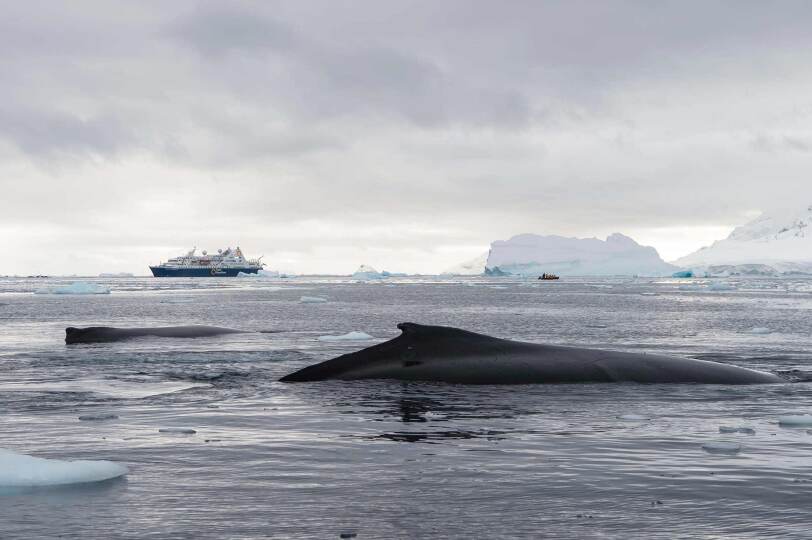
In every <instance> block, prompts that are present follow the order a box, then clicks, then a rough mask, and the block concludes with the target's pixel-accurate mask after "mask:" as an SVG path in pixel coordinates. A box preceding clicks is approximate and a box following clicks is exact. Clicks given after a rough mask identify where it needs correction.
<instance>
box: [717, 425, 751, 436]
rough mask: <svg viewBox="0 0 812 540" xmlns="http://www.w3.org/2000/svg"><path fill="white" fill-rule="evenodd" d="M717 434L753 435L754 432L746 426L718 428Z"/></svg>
mask: <svg viewBox="0 0 812 540" xmlns="http://www.w3.org/2000/svg"><path fill="white" fill-rule="evenodd" d="M719 433H744V434H745V435H755V434H756V430H755V429H753V428H751V427H747V426H719Z"/></svg>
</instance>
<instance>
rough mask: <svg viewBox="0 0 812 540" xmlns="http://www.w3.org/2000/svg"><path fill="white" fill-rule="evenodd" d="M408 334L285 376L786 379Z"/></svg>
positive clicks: (418, 329)
mask: <svg viewBox="0 0 812 540" xmlns="http://www.w3.org/2000/svg"><path fill="white" fill-rule="evenodd" d="M398 328H399V329H400V330H401V331H402V334H401V335H400V336H398V337H396V338H394V339H391V340H389V341H386V342H384V343H380V344H378V345H373V346H372V347H368V348H366V349H363V350H360V351H357V352H354V353H349V354H345V355H342V356H339V357H337V358H333V359H332V360H327V361H325V362H321V363H320V364H315V365H313V366H309V367H306V368H304V369H301V370H299V371H296V372H294V373H291V374H290V375H287V376H285V377H283V378H282V379H280V380H281V381H282V382H305V381H321V380H328V379H343V380H353V379H399V380H405V381H437V382H446V383H457V384H540V383H583V382H594V383H606V382H637V383H701V384H767V383H780V382H784V380H783V379H781V378H780V377H778V376H777V375H774V374H772V373H765V372H762V371H755V370H752V369H747V368H743V367H738V366H732V365H728V364H721V363H718V362H709V361H705V360H696V359H691V358H676V357H670V356H660V355H654V354H641V353H627V352H617V351H604V350H598V349H582V348H578V347H564V346H558V345H542V344H536V343H523V342H518V341H511V340H507V339H499V338H495V337H491V336H487V335H484V334H477V333H474V332H469V331H466V330H461V329H458V328H452V327H445V326H425V325H421V324H415V323H401V324H399V325H398Z"/></svg>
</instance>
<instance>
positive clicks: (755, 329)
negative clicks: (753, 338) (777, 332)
mask: <svg viewBox="0 0 812 540" xmlns="http://www.w3.org/2000/svg"><path fill="white" fill-rule="evenodd" d="M747 333H748V334H770V333H772V330H770V329H769V328H767V327H765V326H755V327H753V328H751V329H750V330H748V331H747Z"/></svg>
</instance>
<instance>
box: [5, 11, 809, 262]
mask: <svg viewBox="0 0 812 540" xmlns="http://www.w3.org/2000/svg"><path fill="white" fill-rule="evenodd" d="M2 13H3V16H2V17H0V189H2V193H1V194H0V239H1V240H2V247H3V250H4V256H3V257H2V259H0V274H14V273H20V274H28V273H49V274H56V273H98V272H114V271H129V272H134V273H139V274H143V273H146V272H148V269H147V268H146V265H147V264H148V263H154V262H158V261H159V260H162V259H166V258H167V257H169V256H173V255H177V254H179V253H180V252H182V251H185V250H186V249H188V248H190V247H191V246H193V245H197V246H199V247H200V248H207V249H209V250H213V249H216V248H218V247H225V246H226V245H234V244H236V243H239V244H240V245H241V246H242V248H243V250H244V251H245V252H246V253H247V254H248V255H251V256H258V255H261V254H264V255H265V258H266V261H267V262H268V263H269V267H270V268H276V269H281V270H285V271H295V272H334V273H350V272H352V271H353V270H354V269H355V268H356V267H357V266H358V265H359V264H361V263H366V264H371V265H373V266H375V267H377V268H378V269H379V270H380V269H382V268H384V269H387V270H390V271H406V272H437V271H440V270H442V269H444V268H445V267H447V266H450V265H453V264H455V263H457V262H461V261H463V260H466V259H470V258H472V257H474V256H476V255H478V254H480V253H482V252H483V251H485V250H487V247H488V245H489V243H490V242H491V241H493V240H496V239H505V238H508V237H510V236H512V235H514V234H518V233H522V232H535V233H540V234H562V235H568V236H598V237H605V236H606V235H607V234H609V233H612V232H615V231H618V232H622V233H624V234H627V235H630V236H632V237H633V238H635V239H637V240H638V241H640V242H641V243H645V244H649V245H653V246H654V247H656V248H658V250H659V251H660V252H661V254H662V255H663V256H664V258H666V259H673V258H676V257H678V256H681V255H685V254H686V253H688V252H690V251H693V250H694V249H697V248H699V247H700V246H702V245H705V244H708V243H710V242H711V241H712V240H714V239H717V238H720V237H723V236H725V235H726V234H727V233H728V232H729V231H730V229H731V228H732V227H733V226H735V225H737V224H740V223H742V222H744V221H747V220H748V219H751V218H752V217H753V216H754V215H757V214H758V211H759V210H761V209H765V208H768V207H772V206H784V205H786V204H787V203H792V204H794V203H796V202H797V204H798V205H807V204H810V203H812V177H811V175H810V174H809V172H810V165H812V123H811V122H810V121H812V32H810V28H812V3H811V2H806V1H799V2H791V1H785V2H769V1H758V2H744V1H731V2H712V1H701V2H700V1H697V2H689V1H685V0H680V1H675V2H648V1H640V2H610V1H593V2H577V1H572V0H568V1H561V2H541V1H538V0H533V1H527V2H520V1H509V2H498V1H495V0H491V1H488V2H476V1H472V0H460V1H452V0H442V1H437V0H427V1H424V2H412V1H405V0H398V1H391V2H390V1H382V0H371V1H368V2H367V1H359V0H354V1H338V0H325V1H323V2H317V1H308V0H304V1H303V0H295V1H291V2H273V1H261V2H260V1H258V2H252V3H239V2H184V1H177V0H173V1H172V2H165V1H155V2H131V1H127V2H121V3H118V2H114V1H110V0H104V1H100V2H81V1H79V2H52V1H50V0H43V1H31V0H26V1H25V2H18V1H11V0H8V1H5V0H4V1H2Z"/></svg>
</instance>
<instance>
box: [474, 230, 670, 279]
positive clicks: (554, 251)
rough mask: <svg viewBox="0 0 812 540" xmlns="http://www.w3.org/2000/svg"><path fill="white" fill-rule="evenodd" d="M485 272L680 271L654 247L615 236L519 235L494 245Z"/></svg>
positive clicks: (659, 273)
mask: <svg viewBox="0 0 812 540" xmlns="http://www.w3.org/2000/svg"><path fill="white" fill-rule="evenodd" d="M486 268H487V269H490V270H491V272H490V273H493V269H495V268H498V269H499V271H500V272H502V273H506V274H513V275H521V276H538V275H541V274H543V273H545V272H546V273H548V274H549V273H553V274H560V275H562V276H567V275H569V276H608V275H628V276H631V275H640V276H670V275H672V274H673V273H674V272H676V271H677V270H679V268H678V267H676V266H674V265H671V264H668V263H667V262H665V261H663V260H662V259H661V258H660V255H659V254H658V253H657V250H656V249H654V248H653V247H648V246H641V245H640V244H638V243H637V242H635V241H634V240H632V239H631V238H629V237H628V236H624V235H622V234H619V233H615V234H612V235H610V236H609V237H607V238H606V240H605V241H604V240H600V239H598V238H567V237H563V236H555V235H548V236H540V235H537V234H520V235H517V236H514V237H513V238H510V239H509V240H497V241H495V242H493V243H492V244H491V251H490V253H489V255H488V260H487V263H486Z"/></svg>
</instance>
